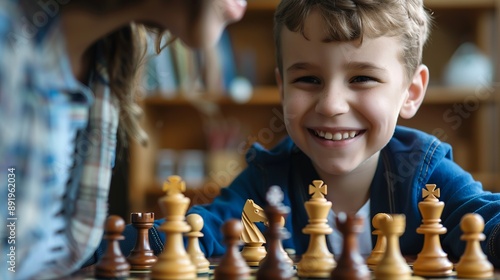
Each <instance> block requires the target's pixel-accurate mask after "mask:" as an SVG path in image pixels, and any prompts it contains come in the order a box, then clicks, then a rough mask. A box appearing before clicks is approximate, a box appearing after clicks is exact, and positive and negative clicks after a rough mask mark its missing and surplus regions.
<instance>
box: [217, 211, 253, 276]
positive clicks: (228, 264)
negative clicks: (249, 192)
mask: <svg viewBox="0 0 500 280" xmlns="http://www.w3.org/2000/svg"><path fill="white" fill-rule="evenodd" d="M242 230H243V225H242V224H241V221H239V220H237V219H232V220H229V221H227V222H226V223H224V225H223V226H222V234H223V235H224V242H225V243H226V253H225V254H224V256H222V259H221V261H220V263H219V266H217V267H216V268H215V270H214V277H215V279H218V280H233V279H234V280H237V279H248V278H250V268H249V267H248V265H247V263H246V262H245V260H244V259H243V257H242V256H241V254H240V251H239V246H238V245H239V243H240V236H241V231H242Z"/></svg>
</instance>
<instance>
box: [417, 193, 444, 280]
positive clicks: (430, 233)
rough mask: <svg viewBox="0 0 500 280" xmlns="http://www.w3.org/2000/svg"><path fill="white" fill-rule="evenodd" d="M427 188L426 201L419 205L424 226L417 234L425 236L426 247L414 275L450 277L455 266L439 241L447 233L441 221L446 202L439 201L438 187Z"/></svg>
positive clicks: (418, 257)
mask: <svg viewBox="0 0 500 280" xmlns="http://www.w3.org/2000/svg"><path fill="white" fill-rule="evenodd" d="M425 187H426V188H425V189H423V190H422V197H423V198H424V200H423V201H421V202H419V203H418V209H419V210H420V213H421V214H422V223H423V224H422V225H421V226H420V227H418V228H417V233H419V234H424V245H423V247H422V251H420V253H419V254H418V255H417V259H416V260H415V262H414V263H413V273H414V274H415V275H418V276H427V277H446V276H450V275H451V274H452V272H453V271H452V270H453V264H452V263H451V262H450V261H449V260H448V258H447V256H448V255H447V254H446V253H445V252H444V251H443V249H442V247H441V241H440V240H439V235H440V234H445V233H446V228H445V227H443V225H442V224H441V219H440V217H441V213H442V212H443V208H444V202H442V201H439V200H438V199H437V198H438V197H439V196H440V192H439V189H438V188H436V185H433V184H427V185H425Z"/></svg>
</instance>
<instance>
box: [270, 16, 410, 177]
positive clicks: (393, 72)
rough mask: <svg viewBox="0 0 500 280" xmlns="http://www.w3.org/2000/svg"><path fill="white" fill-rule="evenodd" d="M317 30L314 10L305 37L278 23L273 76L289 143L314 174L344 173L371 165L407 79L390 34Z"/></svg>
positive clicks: (320, 26)
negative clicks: (330, 37) (278, 62)
mask: <svg viewBox="0 0 500 280" xmlns="http://www.w3.org/2000/svg"><path fill="white" fill-rule="evenodd" d="M323 30H324V24H323V22H322V21H321V19H320V17H319V15H318V13H316V12H312V13H311V14H310V16H309V17H308V19H307V21H306V24H305V29H304V35H305V36H303V35H302V34H301V33H300V32H291V31H290V30H288V29H287V28H283V30H282V33H281V38H282V39H281V43H282V44H281V45H282V58H283V65H282V66H283V74H282V76H280V75H279V74H278V75H277V76H278V77H277V80H278V85H279V87H280V91H281V94H282V104H283V110H284V115H285V119H286V121H285V122H286V127H287V130H288V133H289V135H290V136H291V137H292V139H293V140H294V142H295V143H296V144H297V146H298V147H299V148H300V149H301V150H302V151H304V152H305V153H306V154H307V155H308V156H309V157H310V158H311V160H312V161H313V163H314V165H315V166H316V169H317V170H318V172H319V173H320V175H321V174H322V173H323V174H324V173H326V174H330V175H345V174H347V173H350V172H351V171H355V170H357V169H358V167H360V166H366V165H371V166H372V167H373V165H372V164H376V163H377V159H378V153H379V151H380V150H381V149H382V148H383V147H384V146H385V145H386V144H387V143H388V141H389V140H390V139H391V137H392V135H393V132H394V129H395V126H396V122H397V119H398V116H399V114H400V112H401V110H402V108H404V107H405V106H406V105H405V102H408V100H407V99H408V96H410V95H412V94H411V93H409V90H408V88H409V86H408V84H411V83H410V82H408V81H407V79H405V68H404V65H402V63H401V59H400V54H401V50H400V44H399V42H398V40H397V38H393V37H379V38H376V39H371V38H367V37H365V38H364V39H363V43H362V44H361V45H359V42H328V41H326V40H325V38H326V34H325V32H324V31H323ZM304 37H306V38H307V39H306V38H304ZM417 107H418V106H417ZM403 110H405V109H403ZM415 112H416V110H415ZM406 113H408V112H406ZM403 115H404V116H405V117H406V116H409V115H407V114H405V113H404V114H403ZM410 115H411V114H410ZM358 170H359V169H358Z"/></svg>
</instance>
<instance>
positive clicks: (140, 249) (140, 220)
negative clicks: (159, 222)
mask: <svg viewBox="0 0 500 280" xmlns="http://www.w3.org/2000/svg"><path fill="white" fill-rule="evenodd" d="M130 220H131V221H132V226H133V227H134V228H135V229H136V230H137V240H136V242H135V246H134V249H133V250H132V251H131V252H130V255H129V256H128V257H127V261H128V262H129V263H130V266H131V268H132V270H149V269H151V267H152V266H153V264H155V263H156V261H157V260H158V258H157V257H156V256H155V255H154V252H153V250H151V247H150V245H149V235H148V231H149V229H150V228H151V227H153V222H154V220H155V213H152V212H151V213H132V214H130Z"/></svg>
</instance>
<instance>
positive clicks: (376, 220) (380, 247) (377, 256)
mask: <svg viewBox="0 0 500 280" xmlns="http://www.w3.org/2000/svg"><path fill="white" fill-rule="evenodd" d="M382 216H388V214H386V213H378V214H376V215H375V216H374V217H373V219H372V224H373V228H375V230H374V231H373V232H372V233H373V235H376V236H377V242H376V243H375V247H373V250H372V252H371V253H370V255H369V256H368V258H367V259H366V264H367V265H368V267H369V268H370V269H372V270H373V269H375V267H376V266H377V264H378V263H379V262H380V260H381V259H382V257H383V256H384V252H385V247H386V245H387V241H386V239H385V236H384V235H383V234H382V231H381V230H380V221H381V219H387V217H382Z"/></svg>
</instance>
